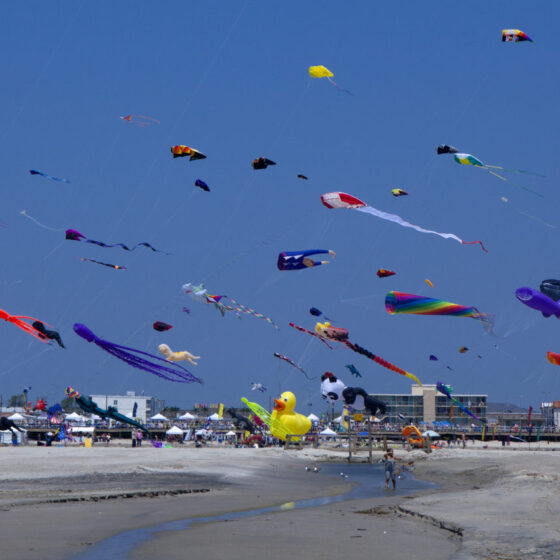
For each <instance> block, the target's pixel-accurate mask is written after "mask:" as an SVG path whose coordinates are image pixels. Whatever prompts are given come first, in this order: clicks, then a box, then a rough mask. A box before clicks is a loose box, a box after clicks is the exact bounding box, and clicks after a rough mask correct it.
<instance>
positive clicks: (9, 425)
mask: <svg viewBox="0 0 560 560" xmlns="http://www.w3.org/2000/svg"><path fill="white" fill-rule="evenodd" d="M0 430H1V431H3V432H4V431H6V430H11V431H12V432H13V431H14V430H17V431H18V432H23V430H22V429H21V428H19V427H18V426H17V425H16V424H15V422H14V421H13V420H10V419H9V418H6V417H5V416H2V417H1V418H0Z"/></svg>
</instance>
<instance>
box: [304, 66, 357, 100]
mask: <svg viewBox="0 0 560 560" xmlns="http://www.w3.org/2000/svg"><path fill="white" fill-rule="evenodd" d="M309 75H310V76H311V77H312V78H327V80H329V82H330V83H331V84H332V85H333V86H334V87H335V88H337V89H340V90H341V91H344V92H346V93H349V94H350V95H352V92H350V91H348V90H347V89H341V88H339V87H338V84H337V83H336V82H335V81H334V80H332V79H331V78H333V77H334V74H333V73H332V72H331V71H330V70H329V69H328V68H326V67H325V66H321V65H320V66H310V67H309Z"/></svg>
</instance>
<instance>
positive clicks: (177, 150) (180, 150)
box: [171, 144, 206, 161]
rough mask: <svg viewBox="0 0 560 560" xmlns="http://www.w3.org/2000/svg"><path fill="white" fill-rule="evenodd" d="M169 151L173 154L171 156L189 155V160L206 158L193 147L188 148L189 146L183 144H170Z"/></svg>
mask: <svg viewBox="0 0 560 560" xmlns="http://www.w3.org/2000/svg"><path fill="white" fill-rule="evenodd" d="M171 153H172V154H173V158H178V157H187V156H189V161H193V160H195V159H206V156H205V155H204V154H203V153H202V152H199V151H198V150H195V149H194V148H189V146H185V145H184V144H179V145H177V146H171Z"/></svg>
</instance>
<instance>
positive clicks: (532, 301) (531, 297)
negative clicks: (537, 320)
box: [515, 287, 560, 319]
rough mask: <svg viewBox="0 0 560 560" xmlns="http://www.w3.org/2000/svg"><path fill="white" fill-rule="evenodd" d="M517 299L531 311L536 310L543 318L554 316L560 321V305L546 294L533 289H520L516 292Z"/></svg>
mask: <svg viewBox="0 0 560 560" xmlns="http://www.w3.org/2000/svg"><path fill="white" fill-rule="evenodd" d="M515 297H516V298H517V299H518V300H519V301H520V302H521V303H524V304H525V305H526V306H528V307H530V308H531V309H536V310H537V311H540V312H541V313H542V314H543V317H546V318H548V317H550V316H551V315H554V316H555V317H557V318H559V319H560V303H558V302H556V301H554V300H553V299H552V298H550V297H548V296H547V295H546V294H543V293H541V292H538V291H537V290H533V288H527V287H523V288H519V289H518V290H516V291H515Z"/></svg>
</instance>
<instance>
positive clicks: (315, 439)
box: [313, 434, 319, 449]
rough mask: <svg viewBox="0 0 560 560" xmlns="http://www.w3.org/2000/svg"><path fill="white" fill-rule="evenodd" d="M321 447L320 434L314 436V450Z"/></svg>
mask: <svg viewBox="0 0 560 560" xmlns="http://www.w3.org/2000/svg"><path fill="white" fill-rule="evenodd" d="M318 447H319V434H313V449H317V448H318Z"/></svg>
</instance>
